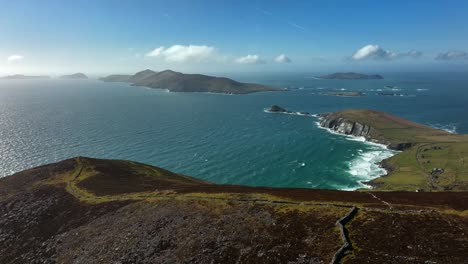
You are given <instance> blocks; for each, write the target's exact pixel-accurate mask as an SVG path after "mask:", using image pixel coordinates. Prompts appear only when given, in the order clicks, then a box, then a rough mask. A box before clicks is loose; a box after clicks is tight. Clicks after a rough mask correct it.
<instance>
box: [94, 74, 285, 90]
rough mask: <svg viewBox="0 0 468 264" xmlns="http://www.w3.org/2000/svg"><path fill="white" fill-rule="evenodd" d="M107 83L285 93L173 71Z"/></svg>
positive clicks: (112, 79)
mask: <svg viewBox="0 0 468 264" xmlns="http://www.w3.org/2000/svg"><path fill="white" fill-rule="evenodd" d="M100 80H102V81H105V82H128V83H132V84H133V85H134V86H144V87H149V88H160V89H167V90H169V91H171V92H208V93H224V94H247V93H254V92H265V91H284V89H278V88H274V87H270V86H266V85H261V84H253V83H241V82H237V81H234V80H232V79H229V78H224V77H213V76H208V75H202V74H185V73H181V72H175V71H171V70H165V71H161V72H155V71H152V70H144V71H141V72H138V73H136V74H134V75H109V76H107V77H103V78H100Z"/></svg>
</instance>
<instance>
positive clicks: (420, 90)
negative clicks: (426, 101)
mask: <svg viewBox="0 0 468 264" xmlns="http://www.w3.org/2000/svg"><path fill="white" fill-rule="evenodd" d="M416 91H418V92H423V91H429V89H416Z"/></svg>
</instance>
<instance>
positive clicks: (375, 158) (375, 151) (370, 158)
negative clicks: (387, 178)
mask: <svg viewBox="0 0 468 264" xmlns="http://www.w3.org/2000/svg"><path fill="white" fill-rule="evenodd" d="M393 155H395V152H394V151H391V150H388V149H386V148H385V149H384V148H380V147H375V148H371V149H370V150H368V151H365V152H361V153H360V154H359V155H357V156H356V157H355V158H354V159H352V160H351V161H349V163H348V166H349V170H348V173H349V174H350V175H351V176H352V177H353V178H355V179H356V180H357V182H358V183H359V185H360V188H372V187H371V186H369V185H366V184H365V183H363V182H366V181H370V180H373V179H376V178H379V177H381V176H384V175H387V173H388V172H387V171H386V170H385V169H384V168H382V167H380V166H379V163H380V162H381V161H383V160H385V159H388V158H390V157H392V156H393ZM355 189H358V188H355Z"/></svg>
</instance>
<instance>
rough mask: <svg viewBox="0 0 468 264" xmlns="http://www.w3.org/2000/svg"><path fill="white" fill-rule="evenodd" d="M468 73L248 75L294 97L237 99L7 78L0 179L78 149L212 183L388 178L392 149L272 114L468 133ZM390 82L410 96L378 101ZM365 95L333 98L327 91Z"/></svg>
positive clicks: (342, 183) (327, 184)
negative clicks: (338, 114) (381, 114)
mask: <svg viewBox="0 0 468 264" xmlns="http://www.w3.org/2000/svg"><path fill="white" fill-rule="evenodd" d="M465 75H466V74H461V73H460V74H435V73H432V74H386V75H385V76H386V80H366V81H334V80H317V79H314V78H313V76H315V74H284V75H278V74H271V75H269V74H245V75H240V74H239V75H236V76H231V77H234V78H237V79H240V80H243V81H250V82H260V83H265V84H271V85H276V86H279V87H289V88H291V89H292V90H291V91H289V92H268V93H257V94H249V95H240V96H236V95H233V96H229V95H214V94H202V93H198V94H197V93H193V94H183V93H169V92H166V91H164V90H156V89H147V88H143V87H132V86H129V85H127V84H122V83H102V82H99V81H95V80H88V81H65V80H40V81H38V80H36V81H32V80H18V81H5V80H4V81H0V176H5V175H9V174H12V173H14V172H17V171H20V170H23V169H26V168H31V167H34V166H38V165H41V164H46V163H50V162H55V161H59V160H62V159H66V158H70V157H74V156H78V155H80V156H91V157H97V158H112V159H130V160H135V161H139V162H145V163H149V164H152V165H156V166H160V167H164V168H167V169H170V170H173V171H175V172H179V173H184V174H187V175H191V176H194V177H198V178H202V179H206V180H209V181H213V182H216V183H231V184H245V185H254V186H260V185H261V186H277V187H279V186H282V187H306V188H327V189H354V188H358V187H360V186H361V184H360V183H359V181H360V180H368V179H371V178H373V177H377V176H378V175H379V174H382V173H383V171H382V170H381V169H380V168H378V166H376V165H375V164H373V163H374V162H376V161H378V160H380V159H382V158H384V157H387V156H390V155H391V154H392V153H390V152H389V151H388V150H386V149H384V148H382V147H380V146H376V145H371V144H367V143H364V142H361V141H359V140H355V139H352V138H348V137H344V136H341V135H334V134H331V133H329V132H327V131H326V130H324V129H320V128H318V127H317V125H316V124H315V123H316V121H317V119H316V118H313V117H305V116H294V115H284V114H270V113H265V112H264V111H263V110H264V108H266V107H268V106H270V105H272V104H278V105H281V106H283V107H285V108H288V109H290V110H293V111H308V112H311V113H321V112H329V111H336V110H340V109H344V108H372V109H377V110H383V111H387V112H390V113H393V114H396V115H399V116H402V117H405V118H408V119H411V120H414V121H417V122H421V123H424V124H428V125H431V126H435V127H439V128H444V129H449V130H454V131H456V132H459V133H468V77H466V76H465ZM385 85H392V86H397V87H398V89H401V90H400V91H394V92H395V93H403V94H405V95H407V96H403V97H384V96H377V95H376V93H378V92H379V91H377V90H379V89H383V87H384V86H385ZM339 89H346V90H347V91H364V92H366V93H367V94H368V96H366V97H357V98H350V97H333V96H323V95H319V92H321V91H335V90H339Z"/></svg>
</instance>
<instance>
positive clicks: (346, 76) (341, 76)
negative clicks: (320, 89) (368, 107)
mask: <svg viewBox="0 0 468 264" xmlns="http://www.w3.org/2000/svg"><path fill="white" fill-rule="evenodd" d="M319 78H320V79H330V80H380V79H383V78H384V77H383V76H382V75H380V74H372V75H369V74H362V73H356V72H337V73H333V74H330V75H324V76H320V77H319Z"/></svg>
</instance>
